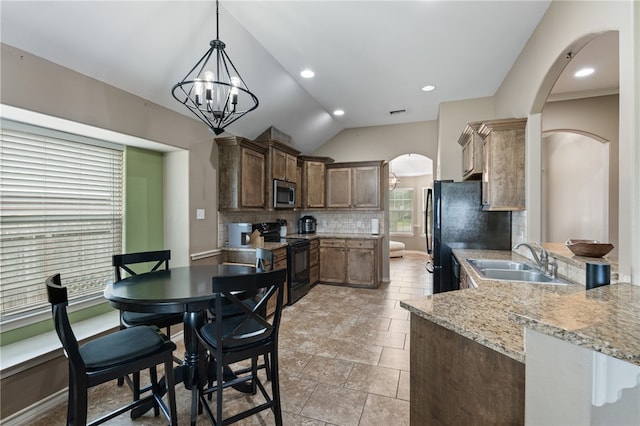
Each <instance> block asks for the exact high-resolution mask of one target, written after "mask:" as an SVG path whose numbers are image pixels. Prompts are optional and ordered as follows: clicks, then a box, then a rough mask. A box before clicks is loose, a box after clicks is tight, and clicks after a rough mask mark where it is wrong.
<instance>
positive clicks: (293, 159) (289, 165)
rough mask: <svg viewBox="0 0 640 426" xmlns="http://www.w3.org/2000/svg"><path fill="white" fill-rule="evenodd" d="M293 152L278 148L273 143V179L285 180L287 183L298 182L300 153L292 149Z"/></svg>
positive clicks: (271, 150) (271, 154) (270, 152)
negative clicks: (298, 157)
mask: <svg viewBox="0 0 640 426" xmlns="http://www.w3.org/2000/svg"><path fill="white" fill-rule="evenodd" d="M291 152H294V153H291ZM291 152H287V151H285V150H284V149H282V148H279V147H276V145H275V143H274V142H273V141H271V148H270V151H269V157H270V158H271V178H272V179H278V180H284V181H287V182H295V181H296V170H297V164H298V159H297V153H299V151H296V150H294V149H293V148H291Z"/></svg>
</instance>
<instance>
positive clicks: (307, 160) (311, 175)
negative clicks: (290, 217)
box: [298, 156, 333, 209]
mask: <svg viewBox="0 0 640 426" xmlns="http://www.w3.org/2000/svg"><path fill="white" fill-rule="evenodd" d="M330 163H333V159H332V158H329V157H310V156H299V157H298V164H299V165H300V166H301V168H302V170H301V174H302V176H301V185H300V186H298V188H299V189H300V190H299V191H298V194H300V197H299V199H300V201H301V207H302V208H305V209H319V208H324V207H325V179H326V165H327V164H330Z"/></svg>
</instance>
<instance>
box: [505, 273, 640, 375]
mask: <svg viewBox="0 0 640 426" xmlns="http://www.w3.org/2000/svg"><path fill="white" fill-rule="evenodd" d="M510 317H511V318H512V319H513V320H514V321H515V322H517V323H518V324H520V325H524V326H526V327H529V328H531V329H533V330H536V331H538V332H540V333H544V334H547V335H549V336H553V337H556V338H558V339H561V340H565V341H567V342H570V343H574V344H576V345H578V346H582V347H585V348H587V349H591V350H594V351H597V352H601V353H603V354H605V355H609V356H612V357H614V358H618V359H621V360H623V361H627V362H630V363H632V364H635V365H638V366H640V286H637V285H633V284H629V283H616V284H611V285H606V286H602V287H598V288H594V289H591V290H588V291H582V292H577V293H573V294H569V295H566V296H564V297H562V298H559V299H558V300H553V301H548V303H546V304H545V305H544V307H543V309H531V308H530V307H524V308H523V309H521V310H519V311H516V312H513V313H511V315H510Z"/></svg>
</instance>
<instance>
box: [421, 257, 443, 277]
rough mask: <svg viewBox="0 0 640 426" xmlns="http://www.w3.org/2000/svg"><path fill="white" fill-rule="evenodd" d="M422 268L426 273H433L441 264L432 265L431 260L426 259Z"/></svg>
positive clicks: (439, 268)
mask: <svg viewBox="0 0 640 426" xmlns="http://www.w3.org/2000/svg"><path fill="white" fill-rule="evenodd" d="M424 268H425V269H426V270H427V272H428V273H430V274H433V273H434V272H435V271H439V270H441V269H442V266H439V265H434V264H433V260H431V259H430V260H427V263H425V264H424Z"/></svg>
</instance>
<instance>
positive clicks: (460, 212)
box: [425, 181, 511, 293]
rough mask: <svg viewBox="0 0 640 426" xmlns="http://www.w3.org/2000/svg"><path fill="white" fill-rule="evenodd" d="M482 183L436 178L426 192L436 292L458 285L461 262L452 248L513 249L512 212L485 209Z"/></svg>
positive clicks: (428, 232) (429, 262)
mask: <svg viewBox="0 0 640 426" xmlns="http://www.w3.org/2000/svg"><path fill="white" fill-rule="evenodd" d="M481 190H482V182H480V181H466V182H453V181H434V183H433V189H429V190H428V193H427V203H426V204H427V206H426V211H425V220H426V222H425V225H426V229H427V231H426V237H427V252H428V253H429V254H430V255H431V257H432V259H431V260H430V261H428V262H427V270H428V271H429V272H431V273H433V292H434V293H442V292H445V291H451V290H457V289H458V288H459V279H458V278H459V265H457V264H456V262H455V260H454V259H452V253H451V250H452V249H455V248H459V249H491V250H510V249H511V212H488V211H483V210H482V194H481Z"/></svg>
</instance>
